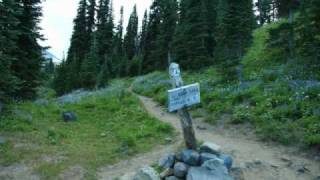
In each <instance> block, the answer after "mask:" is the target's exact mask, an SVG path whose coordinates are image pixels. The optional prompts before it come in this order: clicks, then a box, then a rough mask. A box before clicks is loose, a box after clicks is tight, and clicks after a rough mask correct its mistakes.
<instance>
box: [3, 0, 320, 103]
mask: <svg viewBox="0 0 320 180" xmlns="http://www.w3.org/2000/svg"><path fill="white" fill-rule="evenodd" d="M319 1H320V0H308V1H307V0H258V1H253V0H200V1H199V0H179V1H178V0H153V2H152V5H151V7H150V9H149V10H147V11H146V12H145V14H144V17H143V19H139V17H138V15H137V7H136V6H135V7H134V8H133V10H132V13H131V15H130V18H129V22H128V24H126V25H124V24H123V22H124V21H123V14H124V12H123V8H121V10H120V17H121V18H119V22H115V20H114V14H113V11H114V9H113V4H112V0H98V1H96V0H80V2H79V6H78V10H77V16H76V17H75V19H74V27H73V34H72V37H71V45H70V48H69V51H68V53H67V57H66V58H64V60H63V62H62V63H61V64H60V65H58V67H57V68H56V70H55V73H54V78H53V82H52V85H53V87H54V89H55V90H56V91H57V93H58V94H64V93H67V92H69V91H72V90H74V89H78V88H86V89H93V88H101V87H105V86H106V85H107V83H108V80H110V79H112V78H117V77H127V76H135V75H140V74H145V73H148V72H151V71H154V70H165V69H166V68H167V67H168V64H169V62H168V60H169V59H170V60H172V61H175V62H177V63H179V64H180V65H181V66H182V68H183V69H186V70H200V69H201V68H205V67H208V66H216V67H218V68H217V69H219V70H220V72H221V74H222V75H223V76H224V77H225V80H226V81H229V80H230V81H232V80H236V79H237V74H238V71H239V69H240V68H241V59H242V57H243V56H244V54H245V53H246V51H247V49H248V48H249V47H250V44H251V41H252V32H253V30H254V29H256V28H258V27H259V26H263V25H265V24H268V23H273V22H278V21H284V22H283V23H281V25H280V26H279V27H277V28H275V29H273V30H272V31H271V32H270V39H269V42H268V47H273V48H278V49H279V51H281V54H282V56H283V57H282V61H284V63H286V64H288V65H291V66H293V67H295V68H296V70H295V71H293V73H292V74H297V73H296V72H302V70H303V72H307V73H309V74H310V76H308V77H310V78H319V76H316V77H312V75H314V74H315V73H314V72H319V65H320V63H319V54H320V53H319V52H320V39H319V36H320V31H319V30H320V25H319V24H320V22H319V21H320V17H319V16H320V13H319V12H320V11H319V10H320V2H319ZM40 3H41V0H32V1H21V0H1V1H0V10H1V11H0V13H1V16H0V23H1V28H0V42H1V43H0V58H1V61H0V70H1V71H0V77H1V79H0V97H1V99H0V100H2V99H4V98H5V97H15V98H22V99H26V98H33V97H35V95H36V87H37V86H38V85H39V84H40V80H41V67H42V60H41V50H42V48H41V47H40V46H39V45H38V44H37V39H41V38H42V37H41V35H40V34H39V32H38V31H39V27H38V23H39V17H41V8H40ZM139 24H140V25H139ZM169 55H170V56H171V57H172V58H168V56H169ZM297 68H299V69H297ZM301 69H302V70H301ZM318 74H319V73H318Z"/></svg>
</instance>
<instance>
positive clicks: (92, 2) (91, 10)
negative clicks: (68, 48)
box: [87, 0, 96, 44]
mask: <svg viewBox="0 0 320 180" xmlns="http://www.w3.org/2000/svg"><path fill="white" fill-rule="evenodd" d="M95 16H96V0H89V5H88V11H87V23H88V24H87V28H88V37H89V40H88V44H91V43H92V42H91V37H92V33H93V32H94V29H95V23H96V22H95Z"/></svg>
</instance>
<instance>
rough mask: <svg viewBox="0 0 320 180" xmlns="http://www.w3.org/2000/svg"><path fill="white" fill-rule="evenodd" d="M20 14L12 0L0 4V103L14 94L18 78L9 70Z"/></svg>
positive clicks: (12, 59) (15, 46) (13, 56)
mask: <svg viewBox="0 0 320 180" xmlns="http://www.w3.org/2000/svg"><path fill="white" fill-rule="evenodd" d="M20 13H21V9H20V7H19V5H18V4H17V3H16V2H15V1H14V0H4V1H2V2H0V27H1V28H0V77H1V78H0V102H1V101H5V100H7V99H9V98H12V96H13V95H14V94H15V91H16V90H17V87H18V78H17V77H15V75H14V74H13V72H12V70H11V65H12V62H13V61H14V59H15V54H14V53H15V51H16V50H17V44H16V41H17V36H18V35H19V32H18V31H17V29H18V25H19V20H18V18H17V17H18V16H19V15H20Z"/></svg>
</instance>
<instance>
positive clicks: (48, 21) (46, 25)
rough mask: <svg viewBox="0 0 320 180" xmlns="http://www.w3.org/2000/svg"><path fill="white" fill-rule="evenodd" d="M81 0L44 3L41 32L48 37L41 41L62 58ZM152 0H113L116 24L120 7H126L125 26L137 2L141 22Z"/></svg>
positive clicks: (47, 1) (60, 0)
mask: <svg viewBox="0 0 320 180" xmlns="http://www.w3.org/2000/svg"><path fill="white" fill-rule="evenodd" d="M79 1H80V0H46V1H44V2H43V4H42V8H43V9H42V10H43V17H42V21H41V23H40V27H41V28H42V31H41V33H42V34H43V35H44V37H45V38H46V39H47V40H46V41H44V42H41V45H43V46H50V47H51V48H50V49H49V52H51V53H52V54H53V55H55V56H56V57H58V58H59V59H62V57H63V53H65V54H67V51H68V48H69V45H70V38H71V34H72V30H73V19H74V18H75V16H76V12H77V8H78V3H79ZM151 3H152V0H113V6H114V16H115V24H117V23H118V21H119V18H120V17H119V16H120V7H121V6H123V7H124V20H125V21H124V26H125V27H126V26H127V23H128V19H129V16H130V14H131V12H132V9H133V6H134V5H135V4H137V9H138V14H139V21H140V22H139V23H141V20H142V18H143V15H144V11H145V10H146V9H148V8H149V7H150V5H151Z"/></svg>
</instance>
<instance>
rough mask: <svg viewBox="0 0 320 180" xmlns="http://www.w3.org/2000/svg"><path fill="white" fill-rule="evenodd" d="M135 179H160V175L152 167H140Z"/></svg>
mask: <svg viewBox="0 0 320 180" xmlns="http://www.w3.org/2000/svg"><path fill="white" fill-rule="evenodd" d="M133 180H160V175H159V173H157V171H155V170H154V169H153V168H152V167H150V166H147V167H144V168H142V169H140V170H139V172H138V173H137V174H136V175H135V176H134V177H133Z"/></svg>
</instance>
